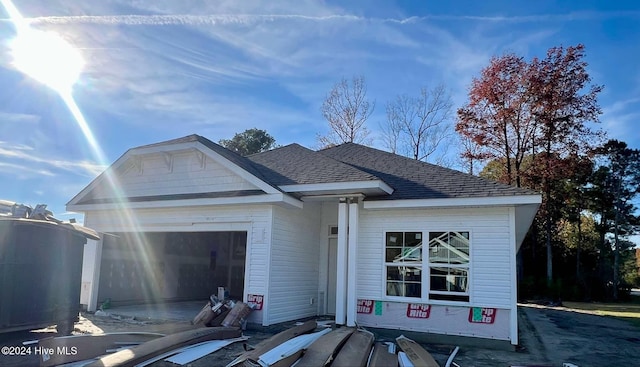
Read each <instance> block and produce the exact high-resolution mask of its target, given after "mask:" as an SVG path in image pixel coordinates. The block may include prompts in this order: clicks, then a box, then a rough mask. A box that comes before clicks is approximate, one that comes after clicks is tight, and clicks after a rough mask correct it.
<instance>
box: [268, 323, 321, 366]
mask: <svg viewBox="0 0 640 367" xmlns="http://www.w3.org/2000/svg"><path fill="white" fill-rule="evenodd" d="M330 332H331V329H323V330H321V331H318V332H315V333H311V334H304V335H299V336H296V337H295V338H293V339H290V340H287V341H286V342H284V343H282V344H280V345H278V346H277V347H275V348H273V349H271V350H269V351H268V352H266V353H264V354H262V355H260V357H259V358H258V364H260V366H262V367H289V366H291V365H292V364H293V363H294V362H295V361H296V360H297V359H298V358H300V356H301V355H302V353H303V352H304V350H305V349H307V348H308V347H309V346H310V345H311V344H313V343H314V342H315V341H316V340H318V339H319V338H320V337H321V336H323V335H325V334H328V333H330Z"/></svg>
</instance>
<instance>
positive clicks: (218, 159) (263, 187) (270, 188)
mask: <svg viewBox="0 0 640 367" xmlns="http://www.w3.org/2000/svg"><path fill="white" fill-rule="evenodd" d="M198 146H199V147H200V150H201V151H202V152H203V153H204V154H206V155H207V156H209V157H210V158H211V159H213V160H215V161H216V162H218V163H220V164H221V165H223V166H224V167H225V168H227V169H229V170H230V171H231V172H233V173H235V174H237V175H238V176H240V177H242V178H243V179H245V180H247V181H249V182H251V183H252V184H254V185H255V186H256V187H258V188H259V189H260V190H262V191H264V192H266V193H267V194H279V193H280V191H278V189H276V188H275V187H273V186H271V185H269V184H268V183H266V182H264V181H263V180H261V179H259V178H258V177H256V176H254V175H252V174H251V173H249V172H247V171H245V170H244V169H243V168H241V167H240V166H238V165H236V164H235V163H233V162H231V161H230V160H228V159H226V158H225V157H223V156H221V155H220V154H218V153H216V152H215V151H213V150H211V149H209V148H207V147H206V146H205V145H204V144H202V143H200V142H198Z"/></svg>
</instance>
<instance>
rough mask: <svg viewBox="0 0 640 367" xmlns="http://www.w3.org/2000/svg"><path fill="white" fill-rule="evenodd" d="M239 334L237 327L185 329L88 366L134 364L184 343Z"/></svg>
mask: <svg viewBox="0 0 640 367" xmlns="http://www.w3.org/2000/svg"><path fill="white" fill-rule="evenodd" d="M241 335H242V331H241V330H240V329H238V328H227V327H205V328H198V329H194V330H187V331H183V332H180V333H175V334H171V335H167V336H164V337H162V338H158V339H155V340H151V341H149V342H146V343H144V344H140V345H138V346H136V347H133V348H129V349H125V350H121V351H119V352H116V353H113V354H110V355H107V356H104V357H102V358H100V359H98V360H97V361H95V362H93V363H91V364H89V365H88V366H90V367H104V366H114V367H115V366H134V365H136V364H137V363H140V362H143V361H145V360H147V359H150V358H153V357H155V356H157V355H159V354H162V353H164V352H166V351H169V350H172V349H178V348H179V347H182V346H185V345H192V344H196V343H199V342H203V341H207V340H222V339H232V338H237V337H240V336H241Z"/></svg>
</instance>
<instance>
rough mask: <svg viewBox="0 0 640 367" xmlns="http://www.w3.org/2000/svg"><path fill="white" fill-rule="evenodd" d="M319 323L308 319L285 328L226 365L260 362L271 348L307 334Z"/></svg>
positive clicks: (228, 366) (227, 366)
mask: <svg viewBox="0 0 640 367" xmlns="http://www.w3.org/2000/svg"><path fill="white" fill-rule="evenodd" d="M317 326H318V324H317V323H316V322H315V321H307V322H305V323H303V324H301V325H297V326H294V327H292V328H290V329H287V330H284V331H282V332H280V333H278V334H276V335H274V336H272V337H271V338H269V339H266V340H263V341H262V342H260V343H259V344H258V345H256V347H255V348H254V349H253V350H250V351H247V352H245V353H243V354H241V355H240V356H239V357H238V358H236V359H234V360H233V361H231V362H230V363H229V364H227V365H226V367H232V366H239V365H241V364H243V363H244V362H245V361H252V362H254V363H258V362H257V361H258V359H259V358H260V355H262V354H264V353H266V352H268V351H269V350H271V349H273V348H275V347H277V346H278V345H280V344H282V343H284V342H286V341H287V340H289V339H292V338H294V337H296V336H299V335H303V334H307V333H310V332H312V331H313V330H315V329H316V327H317Z"/></svg>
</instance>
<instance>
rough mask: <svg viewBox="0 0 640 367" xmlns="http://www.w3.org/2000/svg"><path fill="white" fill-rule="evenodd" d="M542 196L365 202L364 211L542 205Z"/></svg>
mask: <svg viewBox="0 0 640 367" xmlns="http://www.w3.org/2000/svg"><path fill="white" fill-rule="evenodd" d="M541 202H542V196H540V195H537V194H536V195H513V196H491V197H478V198H447V199H408V200H377V201H365V202H364V209H392V208H435V207H463V206H490V205H524V204H540V203H541Z"/></svg>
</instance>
